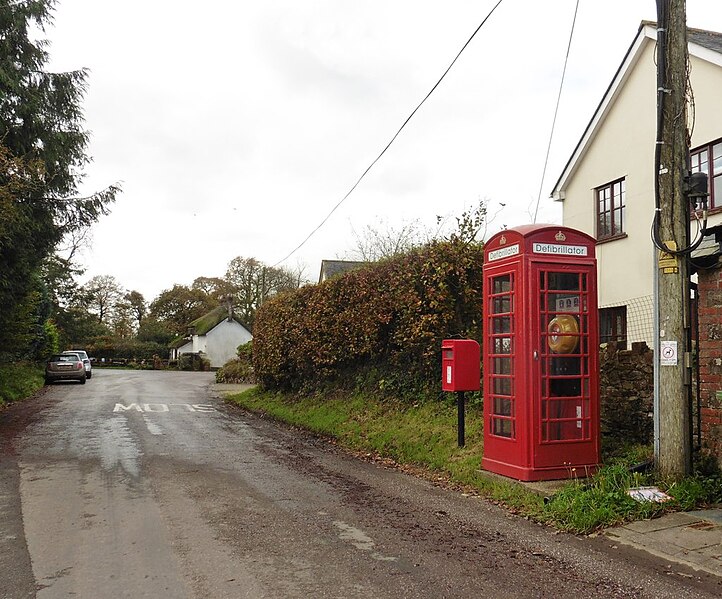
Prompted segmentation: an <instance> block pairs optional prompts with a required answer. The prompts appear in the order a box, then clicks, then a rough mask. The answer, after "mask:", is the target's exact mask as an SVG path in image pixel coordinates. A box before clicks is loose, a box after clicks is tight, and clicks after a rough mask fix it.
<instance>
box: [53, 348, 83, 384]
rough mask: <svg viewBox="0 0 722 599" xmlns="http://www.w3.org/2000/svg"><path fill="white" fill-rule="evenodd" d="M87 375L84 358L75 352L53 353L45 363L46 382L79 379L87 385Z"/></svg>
mask: <svg viewBox="0 0 722 599" xmlns="http://www.w3.org/2000/svg"><path fill="white" fill-rule="evenodd" d="M86 379H87V375H86V373H85V366H84V365H83V360H82V359H81V358H80V357H79V356H78V355H77V354H75V353H67V354H53V355H52V356H50V359H49V360H48V361H47V362H46V364H45V384H46V385H49V384H50V383H53V382H55V381H78V382H79V383H80V384H81V385H85V381H86Z"/></svg>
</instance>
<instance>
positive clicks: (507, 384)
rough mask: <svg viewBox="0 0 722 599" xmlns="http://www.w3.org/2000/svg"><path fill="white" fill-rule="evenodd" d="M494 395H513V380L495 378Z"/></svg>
mask: <svg viewBox="0 0 722 599" xmlns="http://www.w3.org/2000/svg"><path fill="white" fill-rule="evenodd" d="M494 393H496V394H498V395H511V379H508V378H502V377H499V378H495V379H494ZM497 399H498V398H497ZM507 416H508V414H507Z"/></svg>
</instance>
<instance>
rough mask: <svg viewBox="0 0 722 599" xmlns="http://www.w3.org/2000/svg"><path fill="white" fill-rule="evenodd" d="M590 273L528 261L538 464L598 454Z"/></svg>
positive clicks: (593, 290)
mask: <svg viewBox="0 0 722 599" xmlns="http://www.w3.org/2000/svg"><path fill="white" fill-rule="evenodd" d="M595 277H596V269H595V267H594V266H593V265H591V266H588V265H564V264H552V263H549V264H545V263H534V264H533V266H532V280H533V281H535V282H536V284H535V285H534V287H535V288H536V289H535V291H534V295H535V297H533V298H532V302H533V305H534V310H533V311H532V314H537V315H538V316H537V318H536V319H535V321H533V324H532V339H533V342H532V345H533V356H532V357H533V359H532V378H533V379H534V388H536V389H538V390H539V393H538V394H537V395H536V400H535V401H534V406H533V411H534V412H535V414H534V417H533V419H532V421H533V422H534V423H536V426H535V427H534V429H535V430H534V432H533V437H534V442H533V446H534V448H535V457H534V463H535V467H537V468H544V467H550V466H558V465H560V464H564V463H569V456H570V455H573V456H574V460H573V462H572V463H574V462H576V463H578V464H579V463H595V462H596V460H597V459H598V447H597V445H598V438H599V431H598V430H597V428H598V424H597V423H598V420H599V419H598V411H599V406H598V399H597V394H596V393H595V392H593V390H594V389H596V386H597V371H598V365H597V357H596V356H597V353H596V352H595V351H593V349H594V348H595V347H596V345H597V334H596V331H597V318H596V314H597V311H596V284H595ZM587 454H588V455H587ZM570 474H572V473H570ZM579 475H581V476H583V475H584V473H581V474H579Z"/></svg>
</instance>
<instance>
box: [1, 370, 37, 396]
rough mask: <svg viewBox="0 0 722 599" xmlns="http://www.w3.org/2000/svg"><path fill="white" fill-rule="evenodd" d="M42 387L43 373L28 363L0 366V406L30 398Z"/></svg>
mask: <svg viewBox="0 0 722 599" xmlns="http://www.w3.org/2000/svg"><path fill="white" fill-rule="evenodd" d="M42 386H43V371H42V369H41V368H40V367H38V366H37V365H35V364H30V363H17V364H8V365H5V366H0V406H3V405H5V404H7V403H10V402H13V401H18V400H20V399H25V398H26V397H30V396H31V395H32V394H33V393H35V392H36V391H37V390H38V389H40V388H41V387H42Z"/></svg>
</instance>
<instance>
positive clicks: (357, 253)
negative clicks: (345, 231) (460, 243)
mask: <svg viewBox="0 0 722 599" xmlns="http://www.w3.org/2000/svg"><path fill="white" fill-rule="evenodd" d="M352 234H353V236H354V239H355V240H356V247H355V248H354V249H353V250H351V252H350V253H349V255H348V258H350V259H353V260H361V261H363V262H375V261H376V260H380V259H382V258H390V257H392V256H397V255H399V254H404V253H406V252H408V251H409V250H412V249H413V248H415V247H419V246H421V245H424V244H425V243H428V242H429V241H431V240H432V239H433V231H431V230H430V229H428V228H426V227H425V226H424V225H423V224H422V223H421V221H419V220H418V219H417V220H413V221H408V222H403V223H402V224H401V225H399V226H397V227H394V226H391V225H385V224H384V222H383V220H380V221H379V224H378V225H366V226H365V227H364V228H363V229H362V230H361V231H360V232H359V231H356V230H355V229H353V228H352Z"/></svg>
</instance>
